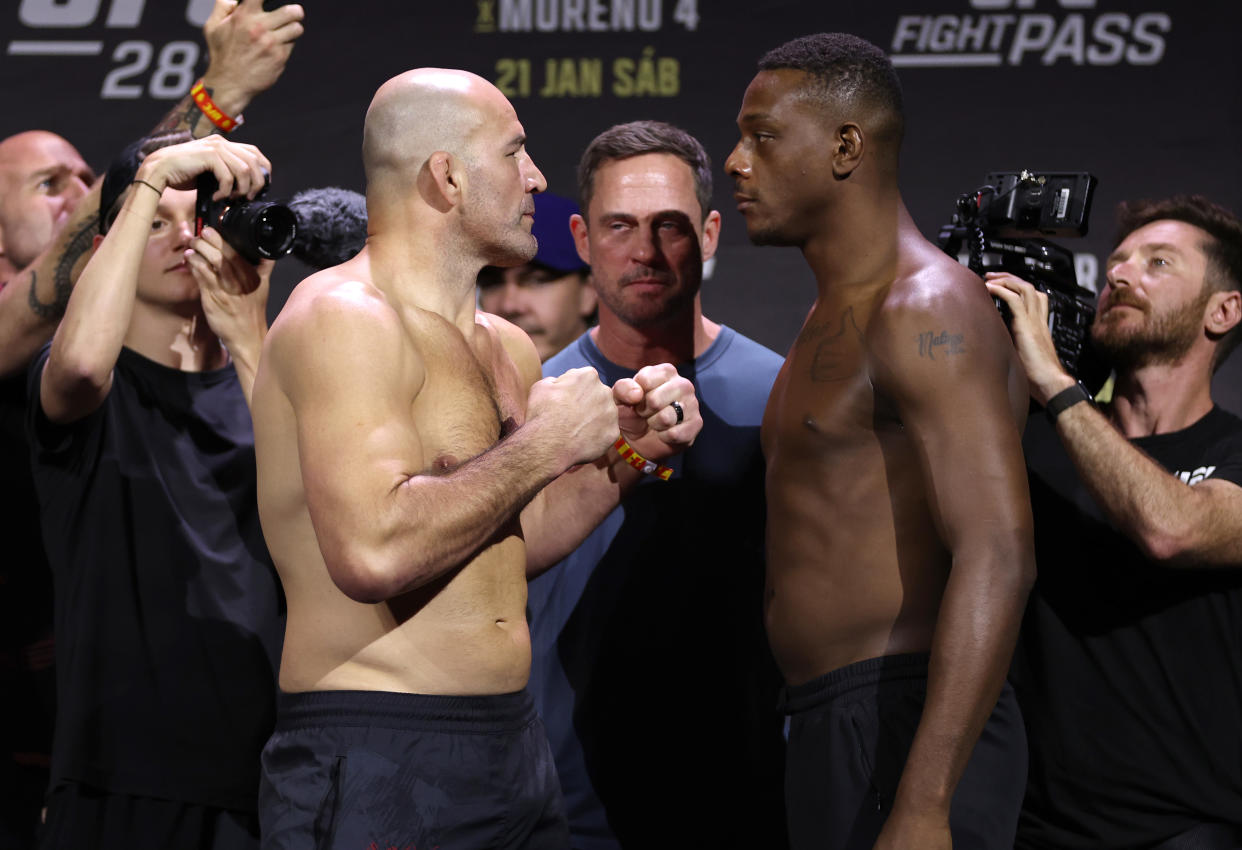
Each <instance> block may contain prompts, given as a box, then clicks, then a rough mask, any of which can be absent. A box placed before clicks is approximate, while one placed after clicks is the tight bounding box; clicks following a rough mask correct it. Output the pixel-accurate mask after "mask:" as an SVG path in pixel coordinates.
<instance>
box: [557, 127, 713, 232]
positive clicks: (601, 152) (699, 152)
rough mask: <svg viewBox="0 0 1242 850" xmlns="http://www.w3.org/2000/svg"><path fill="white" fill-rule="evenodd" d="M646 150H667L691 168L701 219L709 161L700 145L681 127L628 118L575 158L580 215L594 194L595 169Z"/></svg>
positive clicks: (706, 208)
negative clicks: (578, 157)
mask: <svg viewBox="0 0 1242 850" xmlns="http://www.w3.org/2000/svg"><path fill="white" fill-rule="evenodd" d="M648 153H669V154H672V155H673V156H675V157H677V158H678V159H680V160H681V161H682V162H684V163H685V164H686V165H688V166H689V167H690V174H691V176H693V177H694V196H695V198H697V199H698V202H699V210H700V211H701V215H702V216H703V219H704V220H706V219H707V214H708V213H709V212H711V210H712V160H711V157H709V156H708V155H707V151H706V150H704V149H703V145H702V144H700V143H699V140H698V139H696V138H695V137H694V136H692V135H690V134H689V133H687V132H686V131H685V130H683V129H681V128H680V127H674V126H673V125H672V124H666V123H665V122H663V121H631V122H629V123H628V124H617V125H615V126H613V127H609V128H608V129H607V130H605V131H604V132H602V133H600V134H599V135H598V136H596V137H595V138H594V139H592V140H591V143H590V144H589V145H587V148H586V150H585V151H583V152H582V158H581V159H580V160H578V206H579V207H581V209H582V213H583V216H584V217H585V216H586V214H587V210H588V208H589V207H590V206H591V196H592V195H594V194H595V172H596V171H598V170H599V168H600V166H602V165H603V164H604V163H606V162H611V161H612V160H615V159H629V158H630V157H632V156H642V155H643V154H648Z"/></svg>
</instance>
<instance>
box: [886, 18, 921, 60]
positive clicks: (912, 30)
mask: <svg viewBox="0 0 1242 850" xmlns="http://www.w3.org/2000/svg"><path fill="white" fill-rule="evenodd" d="M922 24H923V19H922V18H921V17H919V16H918V15H902V16H901V17H900V18H898V19H897V30H896V32H894V33H893V52H894V53H900V52H901V48H903V47H904V46H905V44H906V42H907V41H917V40H918V38H919V34H920V33H921V32H922V29H923V26H922Z"/></svg>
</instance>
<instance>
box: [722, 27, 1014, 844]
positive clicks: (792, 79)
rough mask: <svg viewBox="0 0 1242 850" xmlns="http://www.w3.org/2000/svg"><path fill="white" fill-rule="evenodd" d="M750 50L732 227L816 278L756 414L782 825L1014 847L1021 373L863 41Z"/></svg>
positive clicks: (891, 840) (802, 835) (830, 840)
mask: <svg viewBox="0 0 1242 850" xmlns="http://www.w3.org/2000/svg"><path fill="white" fill-rule="evenodd" d="M759 68H760V70H759V73H758V74H757V76H756V77H755V78H754V80H753V81H752V82H751V83H750V86H749V87H748V88H747V90H746V93H745V96H744V98H743V100H742V106H741V110H740V112H739V114H738V127H739V129H740V131H741V140H740V141H739V142H738V144H737V146H736V147H735V148H734V150H733V152H732V154H731V155H730V157H729V159H728V161H727V162H726V163H725V169H726V171H727V172H728V173H729V174H730V175H731V176H732V177H733V178H734V180H735V185H736V198H737V201H738V208H739V210H740V211H741V212H742V214H743V215H744V216H745V218H746V226H747V230H748V232H749V234H750V238H751V240H752V241H753V242H755V243H756V244H760V245H793V246H797V247H798V248H800V249H801V250H802V253H803V255H804V256H805V257H806V260H807V262H808V263H809V265H810V266H811V269H812V271H813V272H814V274H815V278H816V282H817V286H818V297H817V299H816V301H815V304H814V306H813V307H812V309H811V312H810V314H809V315H808V316H807V318H806V322H805V324H804V325H803V327H802V330H801V332H800V333H799V335H798V337H797V339H796V340H795V342H794V344H793V346H792V347H791V349H790V351H789V355H788V357H787V359H786V361H785V365H784V367H783V369H782V370H781V372H780V374H779V376H778V377H777V379H776V384H775V386H774V387H773V389H772V395H771V397H770V399H769V401H768V407H767V412H766V414H765V417H764V422H763V429H762V442H763V448H764V454H765V457H766V459H767V464H768V468H767V498H768V532H767V533H768V565H767V569H768V579H767V590H766V594H767V597H766V600H765V611H766V620H767V626H768V635H769V639H770V641H771V646H772V649H773V652H774V653H775V655H776V659H777V662H778V663H779V665H780V667H781V669H782V671H783V672H784V675H785V678H786V682H787V689H786V697H785V710H786V711H787V712H788V713H789V714H790V716H791V721H790V735H789V754H788V762H787V765H788V767H787V779H786V784H785V785H786V798H787V806H786V808H787V813H788V817H789V825H790V835H791V840H792V844H793V847H794V848H795V850H800V848H812V847H813V848H825V847H833V848H836V847H842V848H871V847H873V846H874V847H883V848H898V847H900V848H918V850H928V848H948V847H950V846H957V847H959V848H961V847H987V848H998V847H1012V845H1013V836H1014V830H1015V826H1016V821H1017V812H1018V809H1019V806H1020V803H1021V799H1022V793H1023V788H1024V785H1025V778H1026V748H1025V738H1024V736H1023V732H1022V721H1021V717H1020V715H1019V713H1018V712H1017V707H1016V703H1015V702H1014V699H1013V694H1012V691H1011V690H1010V689H1009V688H1008V686H1004V681H1005V673H1006V671H1007V669H1008V665H1009V660H1010V655H1011V652H1012V649H1013V645H1014V641H1015V636H1016V634H1017V629H1018V624H1019V621H1020V618H1021V615H1022V610H1023V605H1024V602H1025V599H1026V595H1027V592H1028V590H1029V588H1030V586H1031V583H1032V581H1033V578H1034V562H1033V555H1032V538H1031V515H1030V505H1029V501H1028V496H1027V490H1026V477H1025V471H1024V467H1023V462H1022V451H1021V446H1020V437H1021V431H1022V425H1023V423H1024V421H1025V412H1026V405H1027V399H1026V382H1025V379H1024V377H1023V374H1022V371H1021V367H1020V366H1019V364H1018V362H1017V360H1016V357H1015V353H1014V349H1013V346H1012V344H1011V343H1010V340H1009V339H1008V337H1007V335H1006V331H1005V327H1004V324H1003V323H1002V322H1001V320H1000V318H999V316H998V314H997V311H996V308H995V307H994V306H993V304H992V301H991V299H990V298H989V297H988V293H987V291H986V289H985V288H984V286H983V283H982V282H981V281H980V280H979V279H978V278H977V277H975V276H974V275H973V274H971V273H970V272H969V271H967V270H966V269H964V268H963V267H961V266H959V265H958V264H957V263H955V262H953V260H952V259H951V258H949V257H947V256H945V255H944V254H943V253H941V252H940V251H938V250H937V249H936V248H935V247H934V246H933V245H931V244H930V243H929V242H928V241H927V240H926V239H924V238H923V237H922V236H921V235H920V234H919V232H918V230H917V229H916V228H915V225H914V222H913V221H912V220H911V218H910V215H909V214H908V213H907V212H906V209H905V206H904V204H903V203H902V200H901V194H900V192H899V191H898V187H897V170H898V169H897V160H898V149H899V147H900V142H901V136H902V111H901V91H900V87H899V85H898V82H897V79H896V75H895V74H894V72H893V69H892V66H891V64H890V63H889V62H888V59H887V58H886V57H885V55H884V53H883V51H881V50H879V49H878V48H876V47H874V46H873V45H871V44H868V43H867V42H865V41H862V40H861V39H858V38H855V37H853V36H846V35H839V34H832V35H828V34H824V35H818V36H810V37H807V38H803V39H797V40H795V41H792V42H789V43H788V44H786V45H783V46H782V47H779V48H776V49H775V50H773V51H771V52H770V53H768V54H767V55H766V56H765V57H764V58H763V59H762V60H761V61H760V63H759ZM1002 686H1004V687H1002ZM998 697H999V702H998Z"/></svg>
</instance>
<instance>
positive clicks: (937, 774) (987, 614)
mask: <svg viewBox="0 0 1242 850" xmlns="http://www.w3.org/2000/svg"><path fill="white" fill-rule="evenodd" d="M1030 553H1031V548H1030V547H1029V545H1028V546H1021V545H1018V546H1014V547H1004V548H1000V547H997V548H993V549H992V550H991V551H980V552H979V553H978V556H975V557H972V556H971V555H970V554H969V553H967V554H965V555H964V556H963V557H960V558H955V560H954V566H953V569H952V571H951V572H950V575H949V581H948V583H947V585H946V587H945V592H944V597H943V599H942V600H941V606H940V613H939V617H938V621H937V626H936V633H935V637H934V639H933V643H932V651H931V660H930V662H929V670H928V683H927V698H926V701H925V703H924V708H923V716H922V719H921V720H920V722H919V726H918V731H917V733H916V734H915V737H914V741H913V743H912V745H911V747H910V754H909V756H908V758H907V760H906V766H905V770H904V771H903V773H902V778H901V782H900V784H899V786H898V791H897V803H896V805H895V807H894V811H897V810H898V809H908V810H910V811H931V810H937V811H942V812H943V813H944V814H946V815H947V813H948V811H949V806H950V804H951V802H952V798H953V792H954V790H955V789H956V787H957V783H958V781H959V780H960V778H961V776H962V772H963V771H964V770H965V768H966V763H967V762H968V761H969V760H970V755H971V752H972V751H973V749H974V746H975V742H976V741H977V740H978V739H979V735H980V733H981V732H982V730H983V727H984V725H985V724H986V723H987V720H988V716H989V715H990V714H991V712H992V710H993V708H994V707H995V705H996V700H997V697H998V696H999V695H1000V691H1001V687H1002V685H1003V684H1004V681H1005V676H1006V674H1007V673H1008V670H1009V664H1010V660H1011V657H1012V655H1013V648H1014V644H1015V643H1016V641H1017V636H1018V629H1019V626H1020V624H1021V620H1022V614H1023V610H1024V608H1025V605H1026V598H1027V594H1028V593H1029V591H1030V587H1031V584H1032V583H1033V581H1034V575H1035V568H1034V561H1033V557H1032V555H1031V554H1030Z"/></svg>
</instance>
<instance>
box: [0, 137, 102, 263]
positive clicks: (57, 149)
mask: <svg viewBox="0 0 1242 850" xmlns="http://www.w3.org/2000/svg"><path fill="white" fill-rule="evenodd" d="M93 179H94V177H93V175H92V173H91V169H90V167H89V166H88V165H87V164H86V162H85V161H84V160H83V159H82V156H81V154H79V153H78V152H77V150H75V149H74V147H73V145H71V144H69V143H68V142H67V141H65V140H64V139H62V138H61V137H60V136H58V135H56V134H55V133H49V132H47V131H45V130H29V131H27V132H25V133H18V134H16V135H14V136H9V137H8V138H7V139H4V140H3V141H0V275H3V276H4V277H7V276H9V275H10V274H12V273H13V272H14V271H16V270H17V269H20V268H22V267H24V266H25V265H26V264H28V263H30V262H31V261H33V260H34V258H35V257H36V256H38V254H39V253H40V252H41V251H43V249H44V248H46V247H47V246H48V244H50V243H51V241H52V239H53V237H55V235H56V233H57V232H58V231H59V230H60V227H61V226H62V225H63V224H64V221H65V219H66V218H68V216H69V214H70V213H71V212H72V211H73V209H74V207H75V206H76V205H77V202H78V201H79V200H81V198H82V196H83V195H85V194H86V192H87V190H88V189H89V187H90V182H91V180H93Z"/></svg>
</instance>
